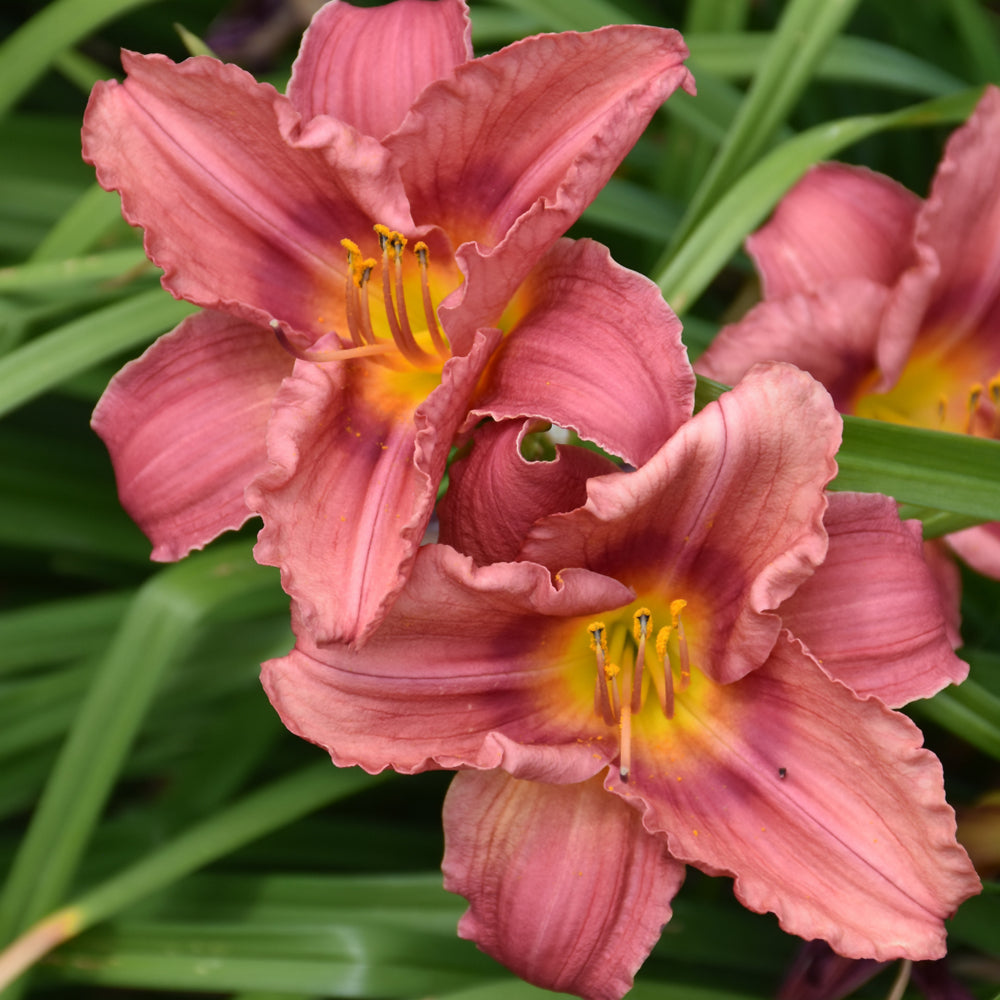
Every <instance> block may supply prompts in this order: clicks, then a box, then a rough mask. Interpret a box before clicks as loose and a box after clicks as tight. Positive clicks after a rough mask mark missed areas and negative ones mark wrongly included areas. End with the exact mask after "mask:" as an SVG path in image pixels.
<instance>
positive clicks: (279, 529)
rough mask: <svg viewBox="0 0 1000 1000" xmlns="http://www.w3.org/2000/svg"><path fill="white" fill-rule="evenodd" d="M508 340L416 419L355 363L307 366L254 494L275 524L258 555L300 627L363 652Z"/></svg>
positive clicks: (427, 403) (286, 395) (454, 373)
mask: <svg viewBox="0 0 1000 1000" xmlns="http://www.w3.org/2000/svg"><path fill="white" fill-rule="evenodd" d="M498 336H499V333H498V332H497V331H482V332H481V334H480V335H479V336H478V337H477V340H476V342H475V345H474V347H473V349H472V351H471V352H470V353H469V354H468V355H466V356H464V357H453V358H451V359H450V360H449V361H448V362H447V363H446V364H445V366H444V369H443V372H442V376H441V383H440V384H439V385H438V386H437V387H436V388H435V389H434V390H433V391H432V392H431V394H430V395H429V396H428V397H427V398H426V399H424V400H423V402H421V403H420V404H419V405H418V406H417V407H416V409H415V410H412V411H406V410H404V411H400V412H383V411H381V410H380V409H379V408H378V407H377V406H376V405H374V404H373V403H372V402H370V400H369V399H368V397H367V396H366V394H365V388H364V385H363V382H364V378H365V375H366V372H365V371H364V370H363V369H362V370H361V371H360V372H358V371H356V370H355V369H352V368H351V367H350V366H351V365H352V364H355V363H356V362H351V361H348V362H346V363H343V362H333V363H331V364H329V365H314V364H311V363H308V362H297V363H296V368H295V374H294V376H293V377H291V378H289V379H287V380H286V382H285V384H284V386H283V388H282V392H281V394H280V395H279V397H278V398H277V400H276V402H275V411H274V417H273V419H272V421H271V424H270V427H269V432H268V456H269V458H270V467H269V469H268V470H267V471H266V472H265V473H264V474H262V475H261V476H259V477H258V478H257V479H256V480H255V481H254V482H253V483H252V484H251V485H250V487H249V489H248V491H247V502H248V503H250V504H251V505H252V506H253V508H254V509H255V510H257V511H259V512H260V514H261V515H262V517H263V518H264V528H263V530H262V531H261V533H260V536H259V539H258V542H257V547H256V549H255V553H254V554H255V556H256V558H257V561H258V562H261V563H263V564H264V565H268V566H280V567H281V579H282V586H283V587H284V589H285V592H286V593H288V594H289V595H290V596H291V597H292V598H293V599H294V601H295V602H296V605H297V610H298V615H299V627H300V629H304V630H308V631H310V632H312V633H313V635H314V638H315V639H316V640H317V641H330V642H348V643H354V644H362V643H364V642H365V641H366V640H367V639H368V637H369V636H370V635H371V634H372V632H373V631H374V630H375V629H376V628H377V627H378V624H379V622H380V621H381V620H382V619H383V618H384V617H385V615H386V613H387V612H388V609H389V607H390V606H391V605H392V602H393V601H394V600H395V598H396V596H397V595H398V594H399V591H400V589H401V588H402V587H403V585H404V583H405V582H406V578H407V576H408V575H409V571H410V567H411V565H412V563H413V560H414V558H415V556H416V552H417V547H418V546H419V545H420V543H421V541H422V539H423V535H424V530H425V529H426V527H427V524H428V522H429V520H430V517H431V513H432V511H433V507H434V501H435V498H436V495H437V489H438V486H439V484H440V482H441V477H442V476H443V474H444V470H445V465H446V462H447V458H448V451H449V449H450V447H451V444H452V438H453V436H454V433H455V431H456V430H457V428H458V426H459V424H460V423H461V421H462V419H463V418H464V416H465V414H466V412H467V410H468V403H469V399H470V398H471V396H472V391H473V388H474V386H475V384H476V381H477V380H478V378H479V377H480V375H481V373H482V370H483V368H484V367H485V365H486V362H487V359H488V357H489V355H490V352H491V350H492V349H493V347H494V346H495V342H496V338H497V337H498Z"/></svg>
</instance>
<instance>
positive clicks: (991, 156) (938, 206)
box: [916, 86, 1000, 374]
mask: <svg viewBox="0 0 1000 1000" xmlns="http://www.w3.org/2000/svg"><path fill="white" fill-rule="evenodd" d="M998 176H1000V89H998V88H997V87H993V86H990V87H987V88H986V91H985V93H984V94H983V96H982V98H981V99H980V101H979V104H978V105H977V106H976V110H975V111H974V112H973V114H972V117H970V118H969V121H968V122H967V123H966V124H965V125H964V126H963V127H962V128H960V129H958V130H957V131H956V132H955V133H954V134H953V135H952V137H951V138H950V139H949V141H948V145H947V148H946V149H945V153H944V156H943V158H942V160H941V164H940V166H939V167H938V170H937V174H936V175H935V178H934V184H933V186H932V188H931V193H930V196H929V197H928V199H927V202H926V204H925V205H924V207H923V210H922V211H921V213H920V217H919V219H918V222H917V229H916V241H917V244H918V245H925V246H927V247H928V248H930V249H931V250H933V252H934V254H935V256H936V258H937V260H938V262H939V265H940V272H939V274H938V275H937V280H936V284H935V291H934V299H933V302H932V305H931V308H930V310H929V312H928V315H927V318H926V320H925V325H926V326H927V327H930V328H938V327H942V326H944V327H946V329H943V330H939V331H937V335H938V336H939V337H941V339H943V340H947V339H949V337H957V336H960V335H961V334H962V333H967V332H969V333H971V332H972V331H978V332H979V333H980V335H982V336H983V337H984V338H986V339H987V340H989V341H991V342H993V341H995V340H996V338H997V334H998V332H1000V326H998V323H997V320H996V315H997V307H998V302H1000V190H998V185H997V183H996V181H997V177H998ZM997 354H1000V351H997V352H996V353H995V355H994V357H995V358H996V360H995V363H1000V358H998V357H997ZM990 374H993V373H992V372H991V373H990Z"/></svg>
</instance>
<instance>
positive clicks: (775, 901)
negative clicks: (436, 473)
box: [263, 365, 979, 1000]
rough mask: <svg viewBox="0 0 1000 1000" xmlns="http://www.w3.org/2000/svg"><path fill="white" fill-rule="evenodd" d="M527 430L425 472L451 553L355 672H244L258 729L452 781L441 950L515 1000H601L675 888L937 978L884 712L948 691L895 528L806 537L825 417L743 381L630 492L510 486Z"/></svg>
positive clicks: (905, 746)
mask: <svg viewBox="0 0 1000 1000" xmlns="http://www.w3.org/2000/svg"><path fill="white" fill-rule="evenodd" d="M790 413H793V414H795V419H794V420H790V419H788V414H790ZM530 426H531V425H530V424H527V425H518V424H515V423H513V422H506V424H497V425H494V426H492V427H486V428H484V429H482V430H480V431H478V432H477V435H476V438H475V442H474V446H473V450H472V456H471V457H470V459H469V460H468V461H466V462H456V463H454V464H453V465H452V467H451V471H452V475H453V479H452V482H451V486H450V488H449V490H451V489H454V490H455V493H456V496H455V497H454V498H452V499H451V500H449V502H448V504H447V505H445V506H444V507H443V508H442V511H441V517H442V525H441V529H442V538H446V539H450V540H451V541H452V542H454V543H455V544H458V545H461V546H462V547H463V548H465V549H466V550H467V551H466V552H465V553H463V552H460V551H458V550H457V549H456V548H455V547H453V545H449V544H443V543H442V544H434V545H426V546H424V547H423V548H422V549H421V550H420V552H419V554H418V557H417V560H416V563H415V567H414V571H413V574H412V576H411V578H410V580H409V582H408V584H407V585H406V587H405V588H404V589H403V591H402V593H401V594H400V597H399V599H398V601H397V602H396V604H395V605H394V606H393V608H392V610H391V611H390V613H389V614H388V615H387V617H386V619H385V621H384V622H383V623H382V625H381V627H380V629H379V631H378V632H377V633H376V634H375V635H374V636H373V637H372V638H371V640H370V641H369V642H368V643H367V644H366V645H365V646H364V647H363V648H362V649H360V650H355V649H351V648H349V647H348V646H346V645H344V644H333V643H322V642H316V641H315V639H314V637H313V636H311V635H310V634H309V632H308V631H307V630H301V629H300V630H297V635H298V642H297V645H296V648H295V649H294V650H293V651H292V652H291V653H290V654H289V655H288V656H286V657H283V658H281V659H278V660H273V661H270V662H268V663H266V664H265V665H264V673H263V678H264V684H265V687H266V690H267V692H268V695H269V697H270V698H271V700H272V703H273V704H274V705H275V707H276V708H277V710H278V711H279V713H280V715H281V717H282V719H283V720H284V722H285V724H286V725H287V726H288V727H289V728H290V729H291V730H292V731H293V732H296V733H298V734H299V735H301V736H304V737H305V738H307V739H310V740H312V741H313V742H315V743H317V744H319V745H321V746H323V747H324V748H326V749H327V750H328V752H329V753H330V754H331V757H332V759H333V761H334V762H335V763H336V764H339V765H344V766H349V765H360V766H362V767H364V768H365V769H367V770H369V771H378V770H381V769H382V768H385V767H392V768H395V769H397V770H399V771H403V772H406V773H412V772H415V771H419V770H423V769H427V768H460V769H464V770H462V771H461V772H460V773H459V774H458V775H457V776H456V778H455V780H454V783H453V785H452V788H451V790H450V791H449V794H448V797H447V799H446V802H445V814H444V822H445V835H446V854H445V859H444V872H445V885H446V887H447V888H449V889H451V890H453V891H455V892H459V893H461V894H462V895H464V896H466V897H467V898H468V899H469V902H470V909H469V911H468V913H467V914H466V915H465V916H464V917H463V919H462V922H461V924H460V928H459V930H460V933H461V934H462V935H463V936H465V937H470V938H472V939H474V940H475V941H476V942H477V944H479V946H480V947H482V948H483V949H485V950H486V951H488V952H489V953H490V954H492V955H494V956H495V957H496V958H498V959H499V960H500V961H502V962H504V963H505V964H507V965H508V966H510V967H511V968H512V969H513V970H514V971H515V972H517V973H518V974H519V975H521V976H523V977H524V978H526V979H528V980H530V981H532V982H534V983H537V984H539V985H542V986H546V987H548V988H551V989H556V990H566V991H570V992H574V993H578V994H580V995H582V996H585V997H593V998H600V1000H603V998H612V997H620V996H621V995H622V994H623V993H624V992H625V991H626V990H627V989H628V988H629V986H630V985H631V982H632V977H633V975H634V973H635V971H636V970H637V968H638V967H639V965H640V964H641V963H642V961H643V959H644V958H645V956H646V955H647V953H648V952H649V949H650V948H651V947H652V945H653V944H654V943H655V941H656V939H657V937H658V935H659V933H660V929H661V926H662V925H663V924H664V923H665V922H666V921H667V920H668V919H669V917H670V902H671V899H672V897H673V895H674V893H675V892H676V891H677V889H678V888H679V886H680V884H681V881H682V879H683V873H684V866H685V865H686V864H694V865H696V866H698V867H699V868H701V869H703V870H704V871H706V872H708V873H710V874H717V875H718V874H728V875H731V876H733V877H735V879H736V892H737V895H738V896H739V898H740V899H741V900H742V901H743V902H744V904H745V905H747V906H748V907H750V908H752V909H755V910H759V911H764V910H771V911H774V912H775V913H777V914H778V917H779V919H780V921H781V923H782V925H783V926H784V927H785V928H786V929H787V930H789V931H790V932H793V933H796V934H800V935H802V936H804V937H808V938H812V937H820V938H824V939H826V940H828V941H830V942H831V943H832V945H833V946H834V947H835V948H836V949H837V950H838V951H840V952H842V953H843V954H846V955H850V956H857V957H873V958H878V959H886V958H891V957H898V956H909V957H913V958H931V957H936V956H938V955H941V954H942V953H943V951H944V930H943V923H942V922H943V919H944V918H945V917H946V916H947V915H948V914H950V913H951V912H952V911H953V910H954V909H955V908H956V907H957V905H958V904H959V903H960V902H961V901H962V900H963V899H964V898H966V897H967V896H969V895H971V894H973V893H975V892H976V891H978V886H979V883H978V880H977V878H976V876H975V873H974V871H973V869H972V867H971V865H970V864H969V861H968V858H967V857H966V855H965V853H964V851H963V850H962V849H961V847H960V846H959V845H958V843H957V842H956V840H955V820H954V815H953V813H952V811H951V809H950V808H949V807H948V806H947V804H946V802H945V798H944V790H943V782H942V774H941V768H940V765H939V763H938V761H937V759H936V758H935V757H934V756H933V755H932V754H930V753H929V752H927V751H925V750H922V749H920V745H921V736H920V733H919V730H917V729H916V727H915V726H914V725H913V724H912V723H911V722H910V721H909V720H908V719H906V718H905V717H904V716H902V715H900V714H898V713H896V712H893V711H892V710H891V709H890V708H889V707H888V704H893V703H894V704H900V703H902V702H903V701H907V700H910V699H911V698H913V697H919V696H923V695H926V694H929V693H931V692H933V691H935V690H938V689H939V688H940V687H942V686H943V685H944V684H946V683H947V682H948V681H949V680H958V679H961V678H962V677H963V676H964V674H965V671H966V667H965V665H964V664H963V663H962V662H961V661H960V660H958V659H957V658H956V657H955V656H954V655H953V653H952V651H951V646H950V643H949V641H948V636H947V627H946V624H945V622H944V621H943V619H942V617H941V614H940V611H939V609H938V604H937V600H936V596H935V593H934V585H933V582H932V581H931V580H930V578H929V573H928V571H927V569H926V566H925V564H924V563H923V560H922V557H921V551H920V541H919V537H918V534H917V533H916V532H914V531H913V530H912V526H904V525H901V524H900V522H899V519H898V517H897V515H896V513H895V508H894V505H893V504H892V502H891V501H890V500H888V499H887V498H884V497H868V496H862V495H853V494H850V495H832V496H831V497H830V498H829V507H828V506H827V497H826V494H825V492H824V488H825V486H826V484H827V483H828V481H829V480H830V479H831V477H832V476H833V475H834V472H835V462H834V455H835V453H836V450H837V447H838V445H839V442H840V420H839V418H838V416H837V414H836V412H835V410H834V408H833V406H832V404H831V402H830V399H829V396H828V395H827V393H826V392H825V391H824V390H823V389H822V388H821V387H820V386H819V385H818V383H816V382H815V381H814V380H813V379H811V378H810V377H809V376H808V375H805V374H803V373H802V372H800V371H798V370H797V369H794V368H792V367H791V366H786V365H773V366H766V367H762V368H760V369H758V370H755V371H754V372H751V373H750V374H749V375H748V376H747V378H746V379H745V380H744V381H743V382H742V383H741V384H740V385H739V386H737V387H736V388H735V389H734V390H733V391H732V392H729V393H726V394H725V395H723V397H722V398H721V399H720V400H719V401H718V402H716V403H712V404H710V405H709V406H708V407H706V408H705V409H704V410H702V411H701V412H700V413H699V414H697V415H696V416H695V417H693V418H692V419H691V420H690V421H688V422H686V423H684V424H683V425H682V426H680V427H679V428H678V430H677V431H676V432H675V433H674V435H673V436H672V437H671V438H670V439H668V440H667V441H666V443H665V444H664V445H663V446H662V447H661V449H660V450H659V451H658V452H657V453H656V454H655V455H654V456H652V457H651V458H650V460H649V461H647V462H646V463H645V464H643V465H642V466H641V467H640V468H638V469H637V470H636V471H634V472H624V471H609V467H608V464H607V463H603V460H601V459H600V458H594V457H592V456H591V457H587V456H588V454H589V453H584V452H582V450H580V449H573V448H568V447H567V448H563V449H561V451H560V455H559V458H558V460H557V461H555V462H552V463H527V462H524V461H523V460H522V459H521V458H520V457H519V455H518V444H519V441H520V439H521V438H522V437H523V434H524V433H525V431H526V429H530ZM481 446H482V447H484V448H485V457H482V455H480V457H477V453H479V449H480V447H481ZM601 473H604V474H601ZM588 477H590V478H588ZM491 493H492V494H494V495H493V496H490V494H491ZM546 497H548V499H546ZM494 507H496V508H497V509H502V510H503V512H504V515H505V518H509V521H510V523H511V524H513V525H514V526H515V528H514V529H510V528H508V527H506V526H503V527H496V526H495V525H494V523H493V518H492V517H491V516H490V514H491V512H492V511H493V509H494ZM553 511H559V512H557V513H553ZM477 519H482V520H483V521H484V522H485V523H483V524H482V531H481V533H480V534H478V536H477V535H476V533H475V532H474V531H471V530H470V529H468V526H467V522H468V521H470V520H477ZM460 524H461V528H458V527H456V525H460ZM518 531H519V532H521V534H522V538H521V542H520V545H519V547H517V548H515V535H516V533H517V532H518ZM470 553H471V554H470ZM497 559H501V560H505V561H496V560H497ZM821 574H825V584H824V583H823V579H822V578H821ZM883 588H884V589H883ZM785 608H788V609H789V613H788V616H787V619H786V616H785ZM789 627H791V628H792V629H793V631H794V632H795V634H794V635H793V634H792V632H790V631H788V628H789ZM799 632H801V633H802V634H801V635H799ZM855 685H856V688H857V690H854V689H852V688H853V687H854V686H855ZM859 691H861V692H863V693H862V694H859V693H858V692H859ZM864 695H871V696H868V697H866V696H864Z"/></svg>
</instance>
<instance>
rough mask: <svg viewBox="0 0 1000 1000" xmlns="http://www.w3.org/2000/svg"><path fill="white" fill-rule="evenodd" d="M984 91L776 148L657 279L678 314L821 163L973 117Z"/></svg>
mask: <svg viewBox="0 0 1000 1000" xmlns="http://www.w3.org/2000/svg"><path fill="white" fill-rule="evenodd" d="M981 94H982V91H981V89H980V88H975V89H973V90H963V91H961V92H959V93H957V94H952V95H949V96H947V97H940V98H936V99H934V100H932V101H925V102H922V103H920V104H915V105H912V106H910V107H908V108H903V109H901V110H899V111H891V112H889V113H887V114H881V115H859V116H857V117H854V118H841V119H839V120H838V121H833V122H826V123H824V124H823V125H817V126H815V127H814V128H811V129H808V130H807V131H805V132H802V133H800V134H799V135H797V136H795V138H793V139H789V140H788V141H787V142H785V143H783V144H782V145H781V146H779V147H778V148H776V149H774V150H772V151H771V152H770V153H769V154H768V155H767V156H765V157H764V158H763V159H762V160H761V161H760V162H759V163H757V164H756V165H755V166H754V167H752V168H751V169H750V170H748V171H747V172H746V173H745V174H744V175H743V176H742V177H741V178H740V179H739V180H738V181H737V182H736V183H735V184H734V185H733V186H732V187H731V188H730V189H729V190H728V191H727V192H726V193H725V194H724V195H723V196H722V197H721V198H720V199H719V201H718V202H716V203H715V205H714V206H713V207H712V209H711V211H709V212H708V213H707V214H706V215H705V217H704V218H703V219H702V221H701V222H700V223H699V225H698V227H697V228H696V229H694V230H693V231H692V233H691V235H690V237H689V238H688V239H687V240H686V241H685V242H684V244H683V245H682V246H681V247H680V249H679V250H678V251H677V253H676V254H675V255H674V256H673V257H672V258H671V260H670V261H669V263H668V264H667V265H666V267H665V268H663V270H662V271H660V272H659V273H658V274H657V275H656V276H655V277H654V279H653V280H654V281H656V283H657V284H658V285H659V286H660V289H661V291H662V292H663V295H664V297H665V298H666V300H667V301H668V302H669V303H670V305H671V307H672V308H673V310H674V311H675V312H677V313H683V312H685V311H686V310H687V309H688V308H690V306H691V304H692V303H693V302H694V301H695V300H696V299H697V298H698V296H699V295H700V294H701V293H702V292H703V291H704V290H705V288H707V287H708V285H709V283H710V282H711V281H712V279H713V278H714V277H715V276H716V275H717V274H718V273H719V271H721V270H722V268H723V267H724V266H725V265H726V263H727V262H728V261H729V260H730V258H731V257H732V256H733V254H734V253H735V252H736V251H737V250H738V249H739V246H740V244H741V243H742V242H743V239H744V238H745V237H746V235H747V234H748V233H750V232H751V231H752V230H753V229H755V228H756V227H757V226H758V225H759V224H760V223H761V222H763V221H764V219H765V217H766V216H767V213H768V212H770V210H771V209H772V208H773V207H774V206H775V205H776V204H777V202H778V200H779V199H780V198H781V196H782V195H783V194H784V193H785V192H786V191H787V190H788V189H789V188H790V187H791V186H792V185H793V184H794V183H795V182H796V181H797V180H798V179H799V178H800V177H801V176H802V175H803V174H804V173H805V172H806V171H807V170H808V169H809V167H811V166H812V165H813V164H814V163H818V162H819V161H820V160H824V159H827V158H829V157H831V156H833V155H834V154H835V153H837V152H839V151H840V150H842V149H844V148H845V147H847V146H850V145H851V144H852V143H855V142H858V141H859V140H860V139H864V138H866V137H867V136H869V135H874V134H875V133H877V132H882V131H885V130H886V129H894V128H914V127H923V126H926V125H942V124H954V123H958V122H962V121H964V120H965V119H966V118H968V116H969V115H970V114H971V113H972V110H973V108H974V107H975V106H976V102H977V101H978V100H979V97H980V96H981Z"/></svg>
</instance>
